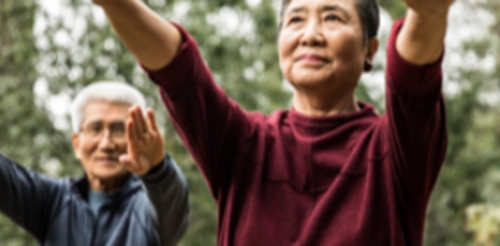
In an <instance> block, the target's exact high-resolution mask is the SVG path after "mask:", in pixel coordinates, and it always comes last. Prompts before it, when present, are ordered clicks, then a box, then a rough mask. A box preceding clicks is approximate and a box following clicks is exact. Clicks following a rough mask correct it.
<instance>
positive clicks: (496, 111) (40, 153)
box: [0, 0, 500, 246]
mask: <svg viewBox="0 0 500 246" xmlns="http://www.w3.org/2000/svg"><path fill="white" fill-rule="evenodd" d="M280 1H281V0H169V1H166V0H146V1H145V2H146V3H147V4H148V5H149V6H151V7H152V8H153V9H154V10H155V11H157V12H158V13H160V14H161V15H162V16H164V17H165V18H168V19H171V20H173V21H175V22H178V23H181V24H182V25H183V26H184V27H186V28H187V30H189V31H190V32H191V34H192V35H193V36H194V37H195V38H196V40H197V42H198V44H199V45H200V47H201V50H202V53H203V56H204V58H205V59H206V62H207V63H208V64H209V66H210V68H211V69H212V71H213V73H214V75H215V78H216V80H217V81H218V83H220V85H221V86H222V87H223V88H224V89H225V91H226V92H227V94H228V95H229V96H230V97H232V98H234V99H235V100H236V101H238V102H239V103H240V105H241V106H242V107H243V108H245V109H247V110H259V111H263V112H267V113H269V112H272V111H274V110H276V109H279V108H288V107H289V106H290V104H291V91H290V88H289V87H287V85H286V83H285V82H284V81H283V77H282V76H281V74H280V71H279V65H278V59H277V51H276V40H277V37H276V35H277V22H278V14H277V13H278V10H279V7H280ZM379 4H380V6H381V8H382V27H381V32H380V38H381V40H382V46H381V49H380V50H379V53H378V55H377V56H376V63H375V69H374V71H372V72H371V73H369V74H366V75H364V76H363V78H362V80H361V83H360V85H359V88H358V91H357V96H358V98H359V99H360V100H363V101H367V102H370V103H372V104H373V105H375V107H376V108H377V109H378V111H379V113H383V112H384V72H383V69H384V67H385V63H386V62H385V45H386V40H387V36H388V33H389V30H390V27H391V24H392V22H393V20H395V19H396V18H399V17H402V16H404V13H405V11H406V10H405V6H404V4H403V1H402V0H379ZM499 38H500V1H498V0H457V3H456V4H455V5H454V6H453V8H452V11H451V14H450V28H449V34H448V37H447V42H446V44H447V50H446V59H445V63H444V73H445V85H444V88H443V91H444V94H445V97H446V104H447V105H446V106H447V116H448V126H449V136H450V137H449V146H448V153H447V158H446V162H445V165H444V167H443V169H442V172H441V176H440V178H439V180H438V183H437V185H436V187H435V189H434V192H433V195H432V198H431V201H430V205H429V209H428V214H427V224H426V230H425V243H424V245H427V246H434V245H439V246H444V245H457V246H459V245H500V39H499ZM97 80H120V81H126V82H128V83H130V84H133V85H134V86H136V87H137V88H139V89H140V90H141V91H142V92H143V93H144V94H145V95H146V97H147V101H148V104H149V106H150V107H152V108H154V109H155V111H156V112H157V114H158V116H159V117H158V118H159V121H160V123H161V125H162V128H163V130H164V132H165V139H166V150H167V151H168V152H169V153H171V155H172V156H173V157H174V158H175V159H176V160H177V162H178V163H179V165H180V166H181V167H182V169H183V171H184V173H185V174H186V176H187V177H188V179H189V185H190V189H191V206H192V214H191V224H190V227H189V230H188V232H187V234H186V235H185V237H184V239H183V240H182V242H181V243H180V245H183V246H184V245H185V246H188V245H189V246H190V245H215V242H216V205H215V202H214V200H213V198H212V197H211V195H210V193H209V191H208V189H207V187H206V185H205V182H204V180H203V178H202V176H201V175H200V173H199V171H198V169H197V168H196V166H195V164H194V163H193V160H192V159H191V157H190V156H189V154H188V153H187V151H186V149H185V148H184V146H183V145H182V143H181V141H180V140H179V137H178V136H177V134H176V133H175V131H174V130H173V128H172V125H171V122H170V121H169V119H168V116H167V113H166V110H165V109H164V107H163V105H162V103H161V101H160V99H159V96H158V91H157V89H156V88H155V86H154V85H153V84H152V83H151V82H150V81H149V80H148V79H147V78H146V77H145V75H144V74H143V72H142V71H141V69H140V68H139V67H138V65H137V63H136V62H135V60H134V58H133V57H132V55H131V54H130V53H129V52H128V51H127V50H126V48H125V47H124V46H123V45H122V44H121V43H120V42H119V41H118V39H117V37H116V36H115V34H114V33H113V31H112V30H111V28H110V26H109V25H108V24H107V22H106V19H105V16H104V14H103V13H102V11H101V10H100V9H99V8H97V7H95V6H92V4H91V2H90V0H80V1H76V0H0V151H1V152H2V153H4V154H5V155H7V156H8V157H10V158H11V159H13V160H15V161H17V162H19V163H21V164H22V165H24V166H26V167H28V168H31V169H34V170H36V171H39V172H43V173H47V174H49V175H51V176H55V177H61V176H70V177H77V176H79V175H81V174H82V173H83V171H82V167H81V166H80V164H79V162H78V161H77V160H76V159H75V157H74V155H73V151H72V148H71V144H70V134H71V129H70V121H69V115H68V110H69V104H70V102H71V98H72V97H73V96H74V95H75V93H76V92H77V91H78V90H80V89H81V88H82V87H84V86H86V85H88V84H89V83H92V82H93V81H97ZM0 199H2V194H0ZM0 245H7V246H17V245H36V242H35V241H34V240H33V238H32V237H31V236H30V235H29V234H27V233H26V232H24V231H23V230H22V229H21V228H19V227H17V226H15V225H14V224H13V223H12V222H10V221H9V220H8V219H7V218H6V217H4V216H3V215H0Z"/></svg>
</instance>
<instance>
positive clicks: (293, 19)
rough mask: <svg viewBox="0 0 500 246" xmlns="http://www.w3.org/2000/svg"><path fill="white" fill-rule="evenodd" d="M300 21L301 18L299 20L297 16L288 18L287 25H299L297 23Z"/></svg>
mask: <svg viewBox="0 0 500 246" xmlns="http://www.w3.org/2000/svg"><path fill="white" fill-rule="evenodd" d="M301 21H302V18H300V17H298V16H295V17H292V18H290V21H289V23H290V24H293V23H299V22H301Z"/></svg>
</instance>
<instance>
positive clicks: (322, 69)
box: [278, 0, 367, 93]
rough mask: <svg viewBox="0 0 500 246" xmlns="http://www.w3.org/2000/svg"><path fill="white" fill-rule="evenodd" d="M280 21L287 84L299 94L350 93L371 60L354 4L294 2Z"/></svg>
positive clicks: (319, 0)
mask: <svg viewBox="0 0 500 246" xmlns="http://www.w3.org/2000/svg"><path fill="white" fill-rule="evenodd" d="M282 21H283V22H282V23H283V25H282V29H281V32H280V37H279V41H278V46H279V47H278V48H279V57H280V65H281V71H282V72H283V74H284V76H285V78H286V79H287V80H288V81H290V83H292V85H293V86H294V87H295V88H296V89H297V88H309V89H320V90H330V89H333V90H335V91H336V92H337V93H350V92H351V93H352V92H353V91H354V89H355V87H356V84H357V81H358V80H359V77H360V76H361V73H362V72H363V66H364V62H365V60H366V58H367V49H366V48H365V45H364V43H363V29H362V24H361V20H360V18H359V16H358V13H357V10H356V0H293V1H291V3H290V4H289V5H288V7H287V9H286V10H285V12H284V15H283V20H282Z"/></svg>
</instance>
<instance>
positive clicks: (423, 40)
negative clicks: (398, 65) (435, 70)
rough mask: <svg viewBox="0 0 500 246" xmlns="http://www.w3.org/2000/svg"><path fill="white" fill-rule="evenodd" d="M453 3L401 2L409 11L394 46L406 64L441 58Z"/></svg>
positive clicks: (445, 0) (435, 0) (446, 0)
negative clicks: (449, 12) (404, 3)
mask: <svg viewBox="0 0 500 246" xmlns="http://www.w3.org/2000/svg"><path fill="white" fill-rule="evenodd" d="M454 1H455V0H405V2H406V4H407V5H408V8H409V10H408V14H407V15H406V21H405V23H404V25H403V28H402V29H401V33H400V34H399V36H398V39H397V43H396V47H397V50H398V53H399V54H400V55H401V56H402V57H403V58H404V59H405V60H406V61H408V62H410V63H413V64H415V65H426V64H431V63H434V62H436V61H437V60H438V59H439V57H441V54H442V53H443V48H444V38H445V35H446V27H447V18H448V11H449V9H450V6H451V4H452V3H453V2H454Z"/></svg>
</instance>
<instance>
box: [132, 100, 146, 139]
mask: <svg viewBox="0 0 500 246" xmlns="http://www.w3.org/2000/svg"><path fill="white" fill-rule="evenodd" d="M133 115H134V121H135V123H137V130H139V131H138V133H145V132H147V130H148V128H147V124H146V120H145V119H144V115H143V114H142V110H141V108H140V107H139V106H135V107H134V111H133Z"/></svg>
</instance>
